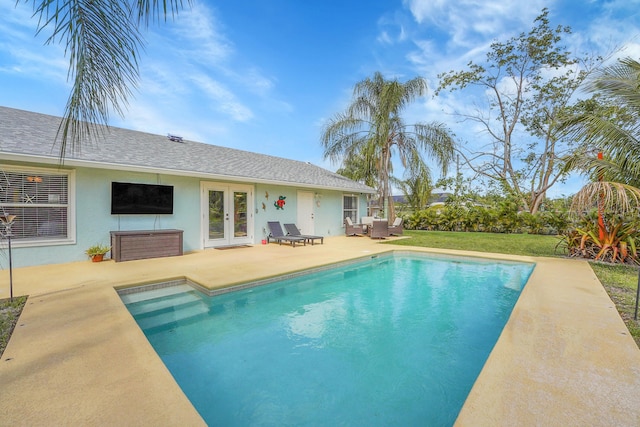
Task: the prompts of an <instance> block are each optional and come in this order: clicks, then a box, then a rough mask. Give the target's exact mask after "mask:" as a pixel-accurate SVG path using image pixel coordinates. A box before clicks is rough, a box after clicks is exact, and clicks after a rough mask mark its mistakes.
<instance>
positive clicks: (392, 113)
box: [321, 72, 454, 221]
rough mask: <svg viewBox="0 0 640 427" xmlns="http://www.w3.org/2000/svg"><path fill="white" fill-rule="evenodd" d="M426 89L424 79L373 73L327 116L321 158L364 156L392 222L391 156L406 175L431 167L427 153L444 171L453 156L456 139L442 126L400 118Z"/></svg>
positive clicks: (338, 159) (339, 159) (344, 161)
mask: <svg viewBox="0 0 640 427" xmlns="http://www.w3.org/2000/svg"><path fill="white" fill-rule="evenodd" d="M426 91H427V83H426V81H425V80H424V79H423V78H420V77H416V78H414V79H411V80H409V81H407V82H405V83H400V82H399V81H398V80H386V79H385V78H384V77H383V76H382V74H380V73H379V72H376V73H375V74H374V76H373V78H367V79H365V80H363V81H361V82H359V83H357V84H356V86H355V88H354V91H353V101H352V103H351V105H350V106H349V107H348V108H347V110H346V111H345V112H342V113H339V114H337V115H336V116H334V117H333V118H332V119H331V120H329V121H328V122H327V124H326V125H325V127H324V129H323V132H322V136H321V141H322V145H323V146H324V157H325V159H326V158H329V159H331V160H332V161H333V162H342V164H343V165H344V164H353V161H354V160H353V159H362V161H363V162H365V164H367V165H371V167H368V166H364V167H362V169H363V170H368V171H369V172H370V174H373V173H375V174H376V176H375V180H376V182H377V188H378V189H379V197H380V199H381V200H382V201H383V203H384V205H385V213H386V214H387V215H388V217H389V220H390V221H392V220H393V219H394V218H395V211H394V207H393V198H392V196H391V186H390V180H391V176H392V173H393V164H392V159H393V157H394V155H397V156H398V157H399V159H400V161H401V163H402V166H403V167H404V168H405V171H406V172H405V174H406V175H408V176H417V175H421V174H423V173H424V171H425V170H428V169H429V168H428V167H427V165H426V163H425V162H424V160H423V158H422V155H423V154H425V153H426V154H427V155H429V156H430V157H432V158H434V159H435V160H436V161H437V162H438V164H439V165H440V166H441V168H442V171H443V173H446V169H447V166H448V164H449V163H450V161H451V159H452V158H453V151H454V141H453V138H452V136H451V135H450V133H449V131H448V129H447V128H446V127H445V126H444V125H443V124H441V123H431V124H424V123H417V124H414V125H407V124H406V123H405V122H404V120H403V119H402V117H401V113H402V112H403V110H404V108H405V107H406V106H407V105H409V103H411V102H413V101H414V100H415V99H416V98H417V97H419V96H423V95H424V94H425V93H426Z"/></svg>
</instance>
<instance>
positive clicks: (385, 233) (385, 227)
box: [369, 219, 389, 239]
mask: <svg viewBox="0 0 640 427" xmlns="http://www.w3.org/2000/svg"><path fill="white" fill-rule="evenodd" d="M369 237H371V238H372V239H384V238H385V237H389V221H387V220H386V219H377V220H375V221H373V225H372V226H371V231H370V232H369Z"/></svg>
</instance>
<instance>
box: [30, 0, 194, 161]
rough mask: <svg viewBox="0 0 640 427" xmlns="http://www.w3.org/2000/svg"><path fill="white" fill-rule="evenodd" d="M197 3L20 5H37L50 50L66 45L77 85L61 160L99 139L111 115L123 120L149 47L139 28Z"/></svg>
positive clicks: (137, 0)
mask: <svg viewBox="0 0 640 427" xmlns="http://www.w3.org/2000/svg"><path fill="white" fill-rule="evenodd" d="M191 1H192V0H160V1H157V0H106V1H95V0H68V1H51V0H18V2H22V3H32V4H33V9H34V11H35V12H34V16H37V17H38V27H37V32H36V34H39V33H41V32H43V31H45V29H46V30H48V31H49V30H50V32H51V35H50V36H49V38H48V39H47V41H46V43H47V44H53V43H61V44H63V45H65V46H66V50H65V53H68V55H69V73H68V78H69V79H70V80H72V81H73V84H72V88H71V94H70V95H69V98H68V100H67V105H66V108H65V113H64V116H63V120H62V122H61V123H60V127H59V128H58V135H59V136H61V148H60V158H61V159H62V158H64V156H65V153H66V148H67V144H68V143H70V145H71V147H72V149H75V148H76V147H79V146H80V143H81V142H82V141H84V140H86V139H87V138H91V137H93V136H97V132H98V131H97V129H98V127H97V126H92V125H96V124H107V123H108V119H109V113H110V111H112V110H113V111H115V112H117V113H118V114H120V115H123V112H124V106H125V105H126V103H127V99H128V97H129V96H130V95H131V88H132V87H135V86H136V84H137V81H138V75H139V74H138V59H139V57H140V51H141V49H142V48H143V47H144V41H143V40H142V37H141V35H140V27H141V26H142V25H148V24H149V20H159V19H160V17H164V19H166V18H167V17H168V16H169V15H171V16H175V15H177V13H178V11H179V10H181V9H182V8H183V4H184V3H186V4H187V5H190V4H191Z"/></svg>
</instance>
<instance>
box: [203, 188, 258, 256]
mask: <svg viewBox="0 0 640 427" xmlns="http://www.w3.org/2000/svg"><path fill="white" fill-rule="evenodd" d="M201 188H202V194H201V200H202V236H203V242H204V243H203V247H205V248H213V247H216V246H229V245H246V244H250V243H253V187H252V186H250V185H238V184H226V183H225V184H221V183H210V182H203V183H202V184H201Z"/></svg>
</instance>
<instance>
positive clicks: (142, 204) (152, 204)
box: [111, 182, 173, 215]
mask: <svg viewBox="0 0 640 427" xmlns="http://www.w3.org/2000/svg"><path fill="white" fill-rule="evenodd" d="M121 214H125V215H143V214H152V215H157V214H164V215H167V214H169V215H170V214H173V186H171V185H158V184H136V183H131V182H112V183H111V215H121Z"/></svg>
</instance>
